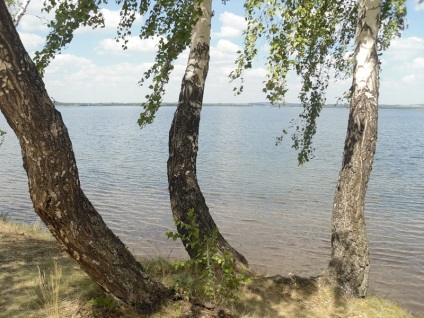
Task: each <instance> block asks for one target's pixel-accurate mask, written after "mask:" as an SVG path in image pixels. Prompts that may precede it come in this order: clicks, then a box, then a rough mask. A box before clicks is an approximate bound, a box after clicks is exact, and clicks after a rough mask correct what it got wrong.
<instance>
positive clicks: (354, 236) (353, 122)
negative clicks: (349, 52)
mask: <svg viewBox="0 0 424 318" xmlns="http://www.w3.org/2000/svg"><path fill="white" fill-rule="evenodd" d="M380 12H381V0H361V1H359V8H358V22H357V29H356V35H355V53H354V59H355V65H354V69H353V84H352V96H351V101H350V114H349V122H348V128H347V135H346V140H345V148H344V153H343V162H342V168H341V170H340V174H339V181H338V184H337V188H336V193H335V197H334V205H333V220H332V236H331V243H332V255H331V262H330V264H329V273H330V274H331V275H332V276H333V277H334V278H335V279H336V282H337V284H338V285H339V287H341V289H342V291H343V292H344V293H346V294H350V295H354V296H358V297H364V296H365V295H366V293H367V289H368V279H369V266H370V260H369V250H368V238H367V232H366V228H365V217H364V201H365V194H366V190H367V185H368V180H369V177H370V174H371V170H372V164H373V159H374V154H375V149H376V143H377V116H378V70H379V67H378V56H377V33H378V28H379V25H380Z"/></svg>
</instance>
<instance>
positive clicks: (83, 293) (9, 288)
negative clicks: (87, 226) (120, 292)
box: [0, 214, 424, 318]
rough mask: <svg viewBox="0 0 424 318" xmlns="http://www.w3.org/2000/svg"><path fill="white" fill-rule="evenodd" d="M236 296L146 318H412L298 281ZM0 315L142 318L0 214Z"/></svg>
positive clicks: (267, 282) (164, 274)
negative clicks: (220, 305)
mask: <svg viewBox="0 0 424 318" xmlns="http://www.w3.org/2000/svg"><path fill="white" fill-rule="evenodd" d="M140 261H141V262H142V264H143V266H144V267H145V269H146V271H147V272H148V273H149V275H152V276H153V277H155V278H156V279H157V280H159V281H161V282H162V283H164V284H165V285H167V286H172V285H173V284H174V283H175V282H176V281H177V280H181V279H192V280H193V282H195V281H196V279H195V278H193V277H192V278H190V277H188V275H187V273H184V272H183V271H175V270H174V269H173V267H172V265H171V264H170V261H169V260H167V259H164V258H160V257H157V258H145V259H142V260H140ZM238 296H239V297H238V298H239V299H238V300H232V301H229V302H228V303H227V304H226V306H225V308H215V309H214V310H211V309H206V308H203V307H199V306H193V305H191V304H190V303H188V302H184V301H179V302H171V303H169V304H168V305H166V306H164V307H163V308H162V309H161V310H160V312H157V313H155V314H154V315H152V316H151V317H217V316H219V317H245V318H264V317H272V318H278V317H284V318H289V317H296V318H298V317H301V318H302V317H305V318H307V317H311V318H312V317H314V318H326V317H334V318H337V317H340V318H342V317H346V318H347V317H349V318H350V317H358V318H359V317H364V318H379V317H381V318H391V317H393V318H410V317H411V318H412V317H413V315H411V314H410V313H409V312H407V311H406V310H404V309H402V308H401V307H400V306H398V305H396V304H394V303H392V302H389V301H386V300H383V299H379V298H377V297H373V296H371V297H367V298H365V299H348V298H343V297H340V296H339V295H337V293H336V292H335V291H334V290H333V289H331V288H330V287H328V286H323V285H321V283H320V282H319V280H316V279H313V278H301V277H297V276H290V277H281V276H276V277H273V278H267V277H261V276H256V277H255V278H254V279H253V281H252V283H251V284H248V285H244V286H243V287H242V288H241V290H240V291H239V293H238ZM0 308H1V310H0V318H6V317H7V318H10V317H12V318H15V317H16V318H19V317H22V318H23V317H25V318H27V317H40V318H41V317H43V318H59V317H60V318H68V317H69V318H71V317H72V318H106V317H108V318H110V317H111V318H114V317H122V318H141V317H143V316H141V315H138V314H136V313H135V312H133V311H132V310H131V308H129V307H127V306H125V305H123V304H120V303H118V302H116V301H115V300H113V299H112V298H110V297H109V296H107V295H105V294H104V293H103V292H102V291H100V289H99V288H98V287H97V285H96V284H94V283H93V282H92V281H91V280H90V279H89V278H88V277H87V276H86V275H85V274H84V273H83V272H82V271H81V270H80V269H79V267H78V265H77V264H76V263H75V262H74V260H73V259H71V258H70V257H69V256H68V255H67V254H66V253H64V252H63V250H62V248H61V247H60V245H59V244H58V243H57V242H56V241H55V240H54V239H53V238H52V237H51V235H50V234H49V233H47V232H45V231H44V230H43V228H42V227H41V226H39V225H33V226H29V225H19V224H15V223H12V222H10V221H9V220H8V218H7V217H4V215H3V216H2V215H1V214H0ZM420 317H422V318H424V316H423V315H421V316H420ZM143 318H144V317H143Z"/></svg>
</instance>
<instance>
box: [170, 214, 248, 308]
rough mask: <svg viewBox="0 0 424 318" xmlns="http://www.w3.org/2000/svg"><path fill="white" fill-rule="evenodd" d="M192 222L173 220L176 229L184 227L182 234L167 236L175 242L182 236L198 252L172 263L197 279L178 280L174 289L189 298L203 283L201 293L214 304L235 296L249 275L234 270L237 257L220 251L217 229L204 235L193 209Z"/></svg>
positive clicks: (190, 216)
mask: <svg viewBox="0 0 424 318" xmlns="http://www.w3.org/2000/svg"><path fill="white" fill-rule="evenodd" d="M187 215H188V217H189V223H188V224H187V223H184V222H182V221H180V220H178V219H174V222H175V225H176V226H177V228H179V229H182V230H183V231H182V232H183V233H185V234H183V235H181V234H179V233H174V232H168V233H166V235H167V236H168V238H172V239H173V240H174V241H175V240H177V239H181V240H182V241H183V242H185V244H189V246H190V248H192V249H193V250H194V251H195V254H196V256H195V257H194V258H192V259H189V260H176V261H174V262H173V267H174V269H175V270H179V269H181V268H183V269H186V270H187V271H188V272H189V273H191V274H193V276H194V277H195V278H194V279H192V278H190V277H183V278H180V279H179V280H177V282H176V283H175V285H174V288H175V290H176V292H177V293H179V294H181V295H182V296H183V297H184V298H185V299H186V300H188V299H189V298H190V297H191V296H192V294H193V293H194V292H195V289H196V286H199V285H200V286H202V292H203V294H204V296H205V297H206V298H207V300H210V301H213V302H214V304H215V306H216V305H218V304H222V303H224V302H225V301H226V300H229V299H236V298H237V295H236V292H237V290H238V289H239V287H240V286H241V284H243V283H250V281H251V280H250V278H248V277H246V276H244V275H243V274H240V273H238V272H237V271H236V269H235V264H234V259H233V258H232V257H231V254H230V253H227V252H222V253H221V252H220V251H219V249H218V244H217V237H218V229H215V230H214V231H213V234H212V237H202V236H201V235H200V231H199V228H198V227H197V226H196V218H195V215H194V210H193V209H190V210H189V211H188V213H187Z"/></svg>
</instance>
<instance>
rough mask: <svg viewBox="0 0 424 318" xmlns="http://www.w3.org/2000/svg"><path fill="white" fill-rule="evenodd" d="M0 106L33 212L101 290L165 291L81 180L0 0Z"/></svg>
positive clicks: (140, 294) (149, 294)
mask: <svg viewBox="0 0 424 318" xmlns="http://www.w3.org/2000/svg"><path fill="white" fill-rule="evenodd" d="M0 80H1V87H0V109H1V111H2V113H3V114H4V116H5V118H6V120H7V122H8V123H9V125H10V126H11V127H12V129H13V130H14V132H15V133H16V135H17V137H18V139H19V142H20V145H21V149H22V157H23V163H24V168H25V170H26V173H27V175H28V184H29V192H30V196H31V199H32V202H33V205H34V209H35V212H36V213H37V214H38V215H39V217H40V218H41V219H42V221H43V222H44V223H45V224H46V225H47V227H48V229H49V230H50V232H51V233H52V234H53V236H54V237H55V238H56V239H57V240H58V241H59V242H61V243H62V245H63V246H64V248H65V249H66V251H67V252H68V253H69V255H71V257H73V258H74V259H75V260H76V261H77V262H78V263H79V265H80V266H81V268H82V269H83V270H84V271H85V272H86V273H87V274H88V275H89V276H90V277H91V278H92V279H93V280H94V281H95V282H96V283H97V284H99V285H100V286H101V287H102V288H103V289H104V290H105V291H107V292H109V293H111V294H112V295H113V296H115V297H117V298H118V299H120V300H122V301H124V302H125V303H127V304H129V305H131V306H133V307H134V308H135V309H136V310H138V311H148V312H149V311H151V310H153V309H154V308H155V307H156V306H158V305H159V304H160V303H161V301H162V300H164V299H165V298H166V297H167V296H169V295H170V291H169V290H168V289H167V288H165V287H164V286H163V285H161V284H160V283H158V282H156V281H154V280H152V279H150V278H149V277H148V276H147V275H146V274H145V273H144V270H143V268H142V266H141V265H140V263H138V262H137V261H136V260H135V258H134V257H133V255H132V254H131V253H130V252H129V251H128V249H127V248H126V247H125V245H124V244H123V243H122V242H121V241H120V240H119V238H118V237H117V236H115V235H114V234H113V233H112V231H111V230H110V229H109V228H108V227H107V226H106V224H105V223H104V221H103V219H102V218H101V216H100V215H99V214H98V213H97V211H96V210H95V208H94V207H93V206H92V204H91V203H90V201H89V200H88V199H87V198H86V196H85V195H84V193H83V191H82V190H81V187H80V181H79V177H78V170H77V166H76V161H75V156H74V153H73V150H72V144H71V141H70V139H69V135H68V131H67V129H66V127H65V125H64V123H63V121H62V117H61V114H60V113H59V112H58V111H57V110H56V109H55V107H54V105H53V103H52V101H51V99H50V98H49V96H48V94H47V92H46V90H45V88H44V84H43V81H42V79H41V78H40V76H39V74H38V71H37V69H36V67H35V65H34V63H33V62H32V61H31V59H30V57H29V56H28V54H27V52H26V51H25V49H24V47H23V45H22V42H21V41H20V38H19V35H18V33H17V32H16V28H15V27H14V25H13V22H12V19H11V17H10V15H9V12H8V10H7V8H6V5H5V3H4V0H0Z"/></svg>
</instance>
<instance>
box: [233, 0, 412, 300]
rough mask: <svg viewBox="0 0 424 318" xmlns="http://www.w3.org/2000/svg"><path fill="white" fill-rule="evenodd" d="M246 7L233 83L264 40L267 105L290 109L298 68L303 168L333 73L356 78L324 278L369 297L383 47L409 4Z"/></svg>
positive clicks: (364, 1)
mask: <svg viewBox="0 0 424 318" xmlns="http://www.w3.org/2000/svg"><path fill="white" fill-rule="evenodd" d="M245 9H246V16H247V21H248V29H247V31H246V37H245V48H244V51H243V52H241V54H240V57H239V59H238V67H237V69H236V70H235V71H234V72H233V73H232V75H231V78H232V79H233V80H234V79H238V78H242V75H243V70H244V69H247V68H250V67H251V66H252V61H253V58H254V57H255V56H256V55H257V52H258V49H257V47H256V43H257V42H258V41H259V40H260V38H261V37H262V36H264V37H265V39H266V40H267V43H269V45H270V54H269V56H268V70H269V72H268V77H267V80H266V81H265V87H264V92H265V93H267V97H268V99H269V100H270V101H271V102H272V103H273V104H284V95H285V93H286V92H287V88H286V77H287V73H288V72H289V71H290V70H293V71H295V72H296V73H297V75H298V76H300V77H301V79H302V88H301V92H300V94H299V99H300V101H301V103H302V106H303V108H304V112H303V113H302V114H301V115H300V122H301V123H300V124H299V123H296V124H295V131H294V133H293V134H292V141H293V147H294V148H295V149H296V150H298V151H299V156H298V160H299V163H300V164H301V163H304V162H306V161H308V160H309V158H310V157H311V155H313V148H312V138H313V136H314V134H315V132H316V119H317V118H318V116H319V114H320V111H321V109H322V107H323V105H324V104H325V90H326V88H327V86H328V84H329V79H330V72H331V71H335V72H336V75H337V76H340V75H341V76H348V75H349V74H353V82H352V87H351V90H350V93H351V94H350V96H349V98H350V114H349V121H348V127H347V134H346V140H345V147H344V153H343V163H342V168H341V170H340V174H339V181H338V184H337V188H336V193H335V198H334V206H333V218H332V237H331V243H332V256H331V262H330V264H329V266H328V270H326V271H325V274H326V275H325V276H326V277H328V278H330V279H331V280H332V281H335V283H336V284H337V286H338V287H340V289H341V290H342V291H343V292H344V293H346V294H349V295H354V296H358V297H363V296H365V295H366V292H367V288H368V279H369V248H368V239H367V234H366V227H365V216H364V204H365V194H366V189H367V185H368V181H369V177H370V174H371V169H372V163H373V157H374V153H375V149H376V142H377V112H378V71H379V63H378V53H377V49H380V50H384V49H387V48H388V46H389V44H390V40H391V39H393V38H394V37H395V36H398V35H400V31H401V30H403V28H404V17H405V14H406V10H405V1H403V0H399V1H385V2H384V3H382V2H381V0H359V1H358V2H354V1H328V0H316V1H308V0H306V1H276V0H274V1H270V2H267V3H263V2H258V1H254V0H252V1H246V4H245ZM380 27H381V34H380V35H378V33H379V32H378V31H379V28H380ZM352 40H354V48H355V51H354V53H353V56H352V60H346V59H344V56H345V55H346V53H347V52H348V49H349V44H350V42H351V41H352ZM351 62H353V64H354V67H353V70H352V73H351V72H349V69H350V64H351ZM342 78H343V77H342ZM241 91H242V87H241V88H239V90H238V92H239V93H240V92H241Z"/></svg>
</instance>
